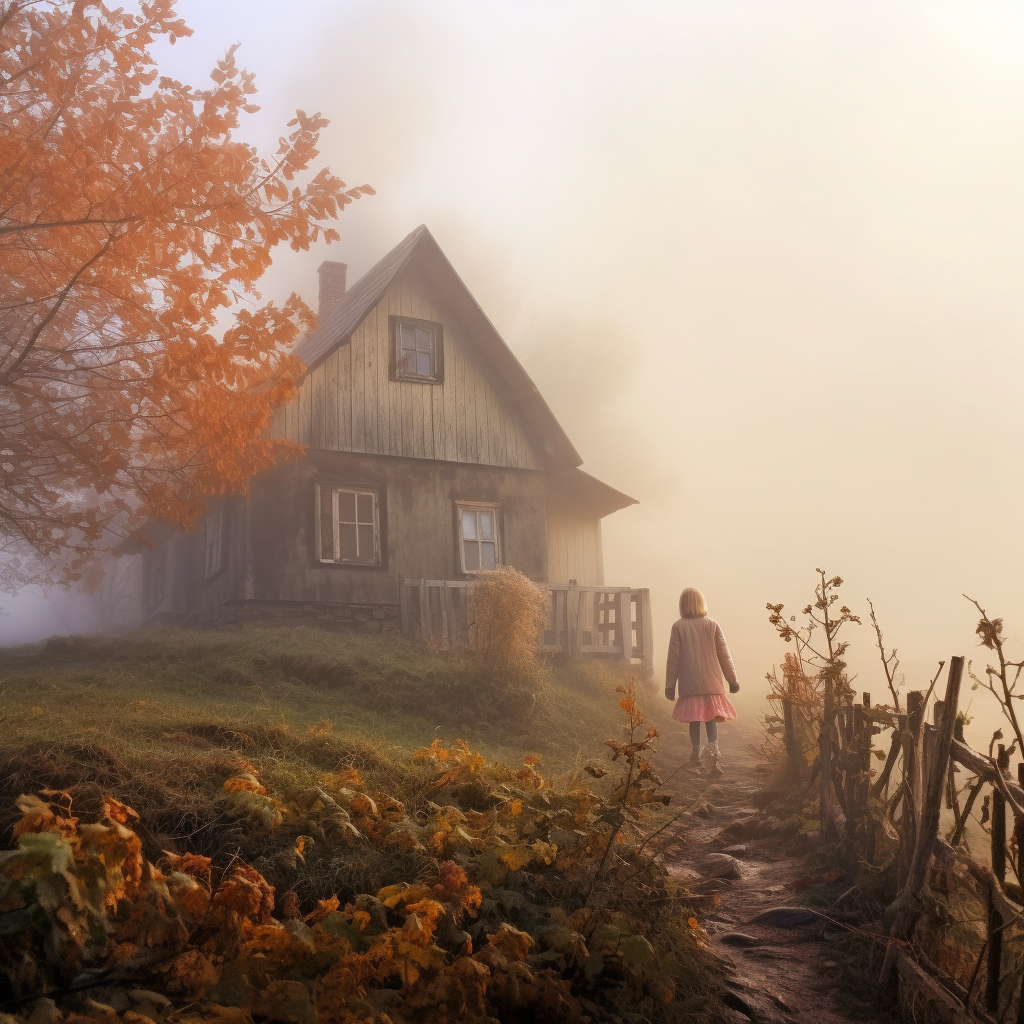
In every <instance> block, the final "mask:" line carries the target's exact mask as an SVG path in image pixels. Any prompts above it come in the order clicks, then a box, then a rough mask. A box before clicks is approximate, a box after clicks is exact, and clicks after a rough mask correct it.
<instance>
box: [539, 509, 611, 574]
mask: <svg viewBox="0 0 1024 1024" xmlns="http://www.w3.org/2000/svg"><path fill="white" fill-rule="evenodd" d="M547 545H548V582H549V583H568V582H569V581H570V580H575V581H576V582H577V583H578V584H579V585H580V586H581V587H599V586H603V585H604V556H603V553H602V549H601V520H600V519H596V518H594V517H593V516H588V515H586V514H585V513H583V512H578V511H574V510H572V509H571V508H559V507H557V506H555V507H551V506H549V507H548V509H547Z"/></svg>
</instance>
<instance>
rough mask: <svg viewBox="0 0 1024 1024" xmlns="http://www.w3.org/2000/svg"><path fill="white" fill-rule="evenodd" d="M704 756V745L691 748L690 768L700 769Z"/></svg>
mask: <svg viewBox="0 0 1024 1024" xmlns="http://www.w3.org/2000/svg"><path fill="white" fill-rule="evenodd" d="M703 756H704V745H703V744H701V745H700V746H696V747H691V748H690V767H691V768H699V767H700V761H701V758H702V757H703Z"/></svg>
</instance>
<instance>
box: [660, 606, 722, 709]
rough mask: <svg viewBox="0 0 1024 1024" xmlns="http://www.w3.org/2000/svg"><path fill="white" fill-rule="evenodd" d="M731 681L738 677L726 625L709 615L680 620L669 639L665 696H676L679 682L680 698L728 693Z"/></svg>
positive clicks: (671, 697)
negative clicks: (730, 650)
mask: <svg viewBox="0 0 1024 1024" xmlns="http://www.w3.org/2000/svg"><path fill="white" fill-rule="evenodd" d="M727 682H729V683H733V684H735V683H737V682H738V680H737V678H736V666H735V665H734V664H733V662H732V655H731V654H730V653H729V645H728V644H727V643H726V642H725V634H724V633H723V632H722V627H721V626H720V625H719V624H718V623H717V622H715V620H714V619H709V618H708V617H707V616H706V615H705V616H703V617H702V618H699V619H680V620H679V621H678V622H676V624H675V625H674V626H673V627H672V636H671V638H670V639H669V642H668V665H667V666H666V669H665V696H666V697H668V699H669V700H675V697H676V687H677V686H678V689H679V697H680V698H683V697H695V696H699V695H702V694H718V693H720V694H724V693H725V684H726V683H727Z"/></svg>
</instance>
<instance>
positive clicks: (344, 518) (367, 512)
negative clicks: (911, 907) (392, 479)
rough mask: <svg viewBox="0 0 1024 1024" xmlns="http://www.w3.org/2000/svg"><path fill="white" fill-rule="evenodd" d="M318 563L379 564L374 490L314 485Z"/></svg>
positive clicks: (378, 530)
mask: <svg viewBox="0 0 1024 1024" xmlns="http://www.w3.org/2000/svg"><path fill="white" fill-rule="evenodd" d="M317 511H318V516H317V524H318V528H319V545H318V546H319V549H320V561H321V562H340V563H343V564H347V565H379V564H380V528H379V524H380V516H379V513H378V510H377V492H376V491H371V490H357V489H355V488H349V487H327V486H321V485H317Z"/></svg>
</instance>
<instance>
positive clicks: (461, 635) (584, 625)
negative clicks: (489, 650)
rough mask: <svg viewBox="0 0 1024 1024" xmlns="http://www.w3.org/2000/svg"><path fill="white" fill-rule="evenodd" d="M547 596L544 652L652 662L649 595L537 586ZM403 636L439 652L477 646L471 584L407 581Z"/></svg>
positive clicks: (626, 590) (646, 592) (539, 640)
mask: <svg viewBox="0 0 1024 1024" xmlns="http://www.w3.org/2000/svg"><path fill="white" fill-rule="evenodd" d="M538 586H540V587H541V588H542V589H543V590H544V591H545V592H546V594H547V618H546V621H545V623H544V628H543V630H542V631H541V633H540V635H539V636H538V638H537V647H538V649H539V650H540V651H541V652H543V653H545V654H564V655H567V656H568V657H579V656H581V655H588V654H591V655H603V656H606V657H612V658H619V659H621V660H623V661H632V660H633V659H635V658H636V659H639V660H640V661H641V662H643V663H644V664H646V665H650V664H651V663H652V661H653V659H654V632H653V626H652V623H651V593H650V591H649V590H646V589H642V590H634V589H632V588H630V587H578V586H573V585H570V584H561V583H540V584H538ZM401 615H402V632H403V633H404V634H405V635H406V636H410V637H421V638H424V639H429V640H431V641H432V642H434V643H436V644H438V645H439V646H440V647H442V648H444V649H451V648H455V647H470V648H471V647H473V646H474V645H475V642H476V636H475V624H474V620H473V608H472V583H471V582H470V581H467V580H428V579H406V580H404V581H403V584H402V595H401Z"/></svg>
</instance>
